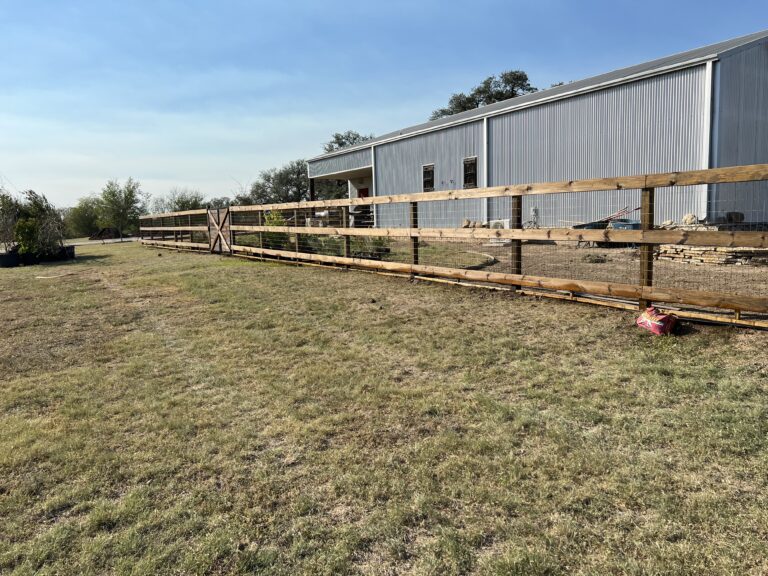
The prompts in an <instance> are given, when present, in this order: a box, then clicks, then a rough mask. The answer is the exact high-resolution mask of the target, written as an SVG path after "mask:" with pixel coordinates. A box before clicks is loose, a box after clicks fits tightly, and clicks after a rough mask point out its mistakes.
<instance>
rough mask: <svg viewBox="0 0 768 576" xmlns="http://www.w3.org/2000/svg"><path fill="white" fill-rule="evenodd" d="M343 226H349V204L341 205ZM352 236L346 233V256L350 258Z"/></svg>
mask: <svg viewBox="0 0 768 576" xmlns="http://www.w3.org/2000/svg"><path fill="white" fill-rule="evenodd" d="M341 227H342V228H349V206H342V207H341ZM351 240H352V239H351V238H350V237H349V236H348V235H344V258H349V254H350V253H351V252H352V249H351Z"/></svg>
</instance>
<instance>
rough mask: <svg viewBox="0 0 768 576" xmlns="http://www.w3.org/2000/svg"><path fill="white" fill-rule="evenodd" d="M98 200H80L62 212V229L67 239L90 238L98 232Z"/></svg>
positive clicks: (99, 226)
mask: <svg viewBox="0 0 768 576" xmlns="http://www.w3.org/2000/svg"><path fill="white" fill-rule="evenodd" d="M100 217H101V212H100V199H99V198H98V197H97V196H86V197H84V198H80V199H79V200H78V201H77V204H76V205H75V206H73V207H72V208H70V209H68V210H66V211H65V212H64V229H65V232H66V235H67V237H68V238H78V237H81V236H91V235H92V234H95V233H96V232H98V231H99V228H101V225H100Z"/></svg>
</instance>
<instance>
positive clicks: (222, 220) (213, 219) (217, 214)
mask: <svg viewBox="0 0 768 576" xmlns="http://www.w3.org/2000/svg"><path fill="white" fill-rule="evenodd" d="M208 239H209V240H208V242H209V247H210V250H211V252H214V253H217V254H223V253H224V252H227V253H231V252H232V231H231V228H230V221H229V208H216V209H214V210H208Z"/></svg>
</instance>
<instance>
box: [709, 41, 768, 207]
mask: <svg viewBox="0 0 768 576" xmlns="http://www.w3.org/2000/svg"><path fill="white" fill-rule="evenodd" d="M717 66H718V68H719V70H718V82H719V90H718V98H717V102H716V106H717V108H716V110H717V112H716V114H715V121H716V124H717V126H716V131H715V147H714V150H713V159H712V160H713V165H714V166H716V167H723V166H738V165H743V164H762V163H766V162H768V41H763V42H762V43H759V44H756V45H754V46H752V47H750V48H747V49H743V50H739V51H736V52H733V53H731V54H727V55H725V56H723V57H722V58H721V60H720V62H718V64H717ZM709 209H710V217H711V218H713V219H716V218H718V217H720V218H722V217H724V216H725V213H726V212H743V213H744V216H745V221H747V222H768V182H745V183H742V184H719V185H717V186H716V187H715V190H714V191H713V194H712V201H711V203H710V207H709Z"/></svg>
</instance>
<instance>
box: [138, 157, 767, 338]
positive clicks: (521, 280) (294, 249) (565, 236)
mask: <svg viewBox="0 0 768 576" xmlns="http://www.w3.org/2000/svg"><path fill="white" fill-rule="evenodd" d="M765 180H768V164H759V165H752V166H739V167H732V168H717V169H710V170H695V171H688V172H672V173H663V174H646V175H639V176H628V177H618V178H605V179H592V180H578V181H570V182H552V183H538V184H521V185H512V186H496V187H489V188H477V189H471V190H447V191H440V192H424V193H416V194H401V195H392V196H379V197H372V198H354V199H340V200H318V201H309V202H297V203H281V204H263V205H253V206H232V207H231V208H227V209H219V210H189V211H185V212H173V213H164V214H151V215H147V216H144V217H142V219H141V227H140V230H141V232H140V233H141V238H142V242H143V243H144V244H148V245H153V246H159V247H165V248H176V249H189V250H199V251H206V252H214V253H219V254H232V255H238V256H246V257H257V258H270V259H289V260H291V261H295V262H307V263H319V264H323V265H336V266H345V267H354V268H362V269H368V270H375V271H386V272H391V273H399V274H408V275H418V276H420V277H428V278H447V279H453V280H458V281H462V282H473V283H484V284H501V285H507V286H511V287H514V289H517V290H520V291H521V292H523V293H533V294H537V295H540V296H548V297H554V298H560V299H562V298H565V299H571V300H577V301H587V302H592V303H595V304H602V305H608V306H613V307H620V308H637V307H638V306H639V307H641V308H642V307H645V306H647V305H648V304H649V303H651V302H654V303H657V304H658V305H660V307H662V308H667V309H671V308H672V307H674V308H675V311H676V313H678V314H679V315H681V316H684V317H690V318H700V319H704V320H717V321H724V322H728V323H732V324H739V325H747V326H756V327H768V316H766V315H768V294H766V293H764V292H763V291H762V290H755V291H754V292H757V293H753V291H752V290H751V289H750V288H749V287H748V286H747V287H745V288H744V289H743V290H742V289H739V290H738V292H737V291H735V290H734V291H722V290H711V289H700V287H697V288H696V289H690V288H685V287H679V286H674V287H669V286H667V287H665V286H659V285H655V284H654V262H655V259H654V256H655V254H656V253H657V251H656V248H657V247H658V245H677V246H686V247H719V248H725V247H730V248H732V247H739V248H747V249H764V248H768V232H766V231H765V229H760V230H686V229H661V228H654V216H655V211H654V207H655V190H656V189H657V188H665V189H667V190H666V191H665V193H670V194H675V193H676V191H678V190H679V189H680V188H681V187H686V186H696V185H712V184H723V183H739V182H755V181H765ZM668 187H672V188H668ZM610 190H616V191H618V190H640V191H641V192H640V204H641V206H640V229H639V230H621V229H606V230H586V229H573V228H523V223H522V199H523V197H524V196H532V195H540V194H571V193H581V192H594V191H610ZM503 197H506V198H510V214H509V226H510V227H509V228H508V229H507V228H501V229H490V228H484V227H471V228H420V227H419V222H418V214H419V210H418V206H419V204H421V203H424V202H434V201H446V200H466V199H478V198H503ZM391 204H405V205H407V206H409V210H408V211H407V213H408V215H409V223H410V226H409V227H401V228H377V227H372V226H370V225H369V227H351V226H350V218H349V215H350V210H352V209H354V207H359V206H373V207H375V206H381V205H391ZM319 209H322V210H323V214H325V219H324V220H323V221H318V218H316V216H317V214H318V210H319ZM373 209H375V208H373ZM275 215H279V217H278V218H276V217H275ZM276 221H277V223H278V224H277V225H276ZM302 223H303V224H304V225H301V224H302ZM288 224H290V225H288ZM276 237H278V238H279V240H280V241H279V242H275V241H274V239H275V238H276ZM310 237H313V238H326V239H327V238H334V239H338V240H339V242H338V243H337V244H334V246H335V248H333V249H327V250H326V249H317V247H312V248H311V249H310V248H309V246H308V244H307V243H305V244H304V247H302V242H304V240H303V239H305V238H310ZM244 238H247V240H248V241H247V242H246V241H245V240H243V239H244ZM376 238H378V239H384V240H398V241H401V242H405V243H407V245H408V247H409V249H408V250H407V252H403V253H401V254H400V255H399V256H398V257H392V256H388V257H386V258H385V257H381V255H380V254H379V255H377V254H374V253H372V252H364V253H360V252H359V251H355V250H353V248H352V242H353V241H356V240H355V239H376ZM357 241H359V240H357ZM427 241H430V242H432V241H451V242H470V241H472V242H483V241H486V242H488V241H491V242H500V241H504V242H506V243H507V244H506V245H508V246H509V250H510V258H509V263H510V265H509V268H508V269H506V270H505V271H504V272H498V271H493V270H488V269H474V267H472V266H440V265H431V264H428V263H425V262H424V261H422V258H421V254H422V252H423V251H424V245H425V244H426V242H427ZM542 242H550V243H552V242H565V243H568V242H571V243H583V242H599V243H601V245H604V246H610V245H612V244H616V245H627V244H630V245H637V246H638V247H639V249H638V250H637V261H638V262H637V264H636V266H637V269H636V281H634V282H612V281H604V280H603V281H594V280H585V279H569V278H568V277H567V276H568V272H569V270H568V269H567V267H565V268H563V269H562V272H563V273H562V274H557V275H554V276H553V275H546V276H540V275H531V274H524V273H523V263H524V261H525V259H526V255H525V250H524V248H523V246H524V245H525V244H524V243H526V244H528V243H531V244H533V243H542ZM485 245H487V244H485ZM323 250H325V251H326V252H331V253H323ZM387 254H389V253H387ZM392 260H394V261H392ZM710 273H711V280H712V284H713V285H718V283H717V281H716V280H717V275H718V274H724V272H722V271H721V272H718V271H717V270H715V271H711V272H710ZM756 273H757V274H760V275H765V276H766V277H768V267H765V268H763V269H762V270H759V271H758V272H756ZM563 276H565V277H563ZM762 277H763V276H760V278H762ZM766 280H768V278H766ZM760 285H761V286H762V280H761V283H760ZM765 285H766V286H768V281H767V282H766V284H765ZM724 312H726V313H725V314H724Z"/></svg>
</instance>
